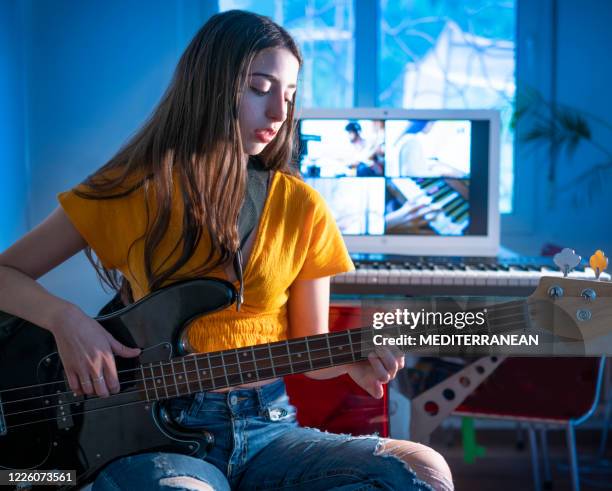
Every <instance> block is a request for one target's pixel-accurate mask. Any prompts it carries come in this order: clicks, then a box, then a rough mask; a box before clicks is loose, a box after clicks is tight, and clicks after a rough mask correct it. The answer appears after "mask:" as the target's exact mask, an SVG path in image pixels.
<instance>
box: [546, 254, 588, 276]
mask: <svg viewBox="0 0 612 491" xmlns="http://www.w3.org/2000/svg"><path fill="white" fill-rule="evenodd" d="M581 259H582V258H581V257H580V256H579V255H578V254H576V252H575V251H574V249H568V248H565V249H563V250H562V251H561V252H559V253H557V254H555V256H554V257H553V261H554V262H555V264H556V265H557V266H558V267H559V269H560V270H561V271H562V272H563V276H567V275H568V274H569V273H570V271H571V270H572V269H574V268H575V267H576V266H578V265H579V264H580V260H581Z"/></svg>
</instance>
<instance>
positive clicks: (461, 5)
mask: <svg viewBox="0 0 612 491" xmlns="http://www.w3.org/2000/svg"><path fill="white" fill-rule="evenodd" d="M367 1H369V2H371V1H375V0H367ZM359 2H361V0H359ZM364 2H365V0H364ZM357 7H361V8H363V7H362V6H361V5H360V4H359V3H358V2H357V1H353V0H292V1H291V0H274V1H269V2H260V1H257V0H219V10H220V11H223V10H229V9H234V8H238V9H245V10H251V11H253V12H257V13H260V14H263V15H267V16H269V17H271V18H272V19H274V20H275V21H276V22H278V23H280V24H282V25H283V26H284V27H285V28H287V29H288V30H289V31H290V32H291V34H292V35H293V36H294V37H295V38H296V40H297V41H298V42H299V44H300V46H301V49H302V52H303V55H304V69H303V74H302V98H301V102H302V104H303V106H304V107H352V106H353V104H354V100H355V93H356V92H359V91H360V90H363V89H364V87H355V60H356V58H359V57H356V54H355V38H356V37H358V36H363V35H364V33H362V32H359V31H355V23H356V22H355V16H356V8H357ZM368 12H375V14H374V15H375V16H377V17H378V19H376V18H373V19H372V20H371V22H374V23H376V25H377V26H378V33H379V39H378V43H373V44H372V48H373V49H375V50H376V58H375V59H376V60H377V63H376V66H377V70H373V72H372V74H371V76H372V77H375V78H376V79H377V80H376V81H375V84H373V85H375V86H377V87H378V93H377V104H378V105H380V106H393V107H405V108H430V109H491V108H494V109H498V110H499V111H500V113H501V119H502V135H501V138H502V145H501V172H500V180H501V183H500V185H501V188H500V210H501V212H502V213H510V212H511V211H512V186H513V135H512V132H511V129H510V120H511V117H512V101H513V98H514V91H515V77H514V72H515V64H516V63H515V51H516V50H515V42H514V38H515V32H516V0H462V1H457V0H393V1H391V0H380V3H379V8H378V9H375V10H368ZM366 20H367V21H368V22H369V21H370V20H369V19H366ZM365 44H366V45H367V43H365ZM368 49H369V48H368ZM358 83H360V82H358Z"/></svg>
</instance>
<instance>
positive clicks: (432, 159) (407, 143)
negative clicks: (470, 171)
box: [395, 119, 465, 177]
mask: <svg viewBox="0 0 612 491" xmlns="http://www.w3.org/2000/svg"><path fill="white" fill-rule="evenodd" d="M434 124H435V121H429V120H419V119H415V120H411V121H409V122H408V125H407V126H406V129H405V131H404V133H402V134H401V135H400V137H399V138H398V139H397V140H396V142H395V147H396V148H399V154H398V159H399V175H400V176H401V177H435V176H445V177H464V176H465V172H463V171H461V170H459V169H456V168H455V167H453V166H452V165H449V164H447V163H445V162H441V161H440V160H439V159H438V158H437V157H436V156H435V155H427V154H426V151H425V148H426V140H427V138H428V135H429V133H430V132H431V130H432V128H433V126H434ZM440 144H443V142H440Z"/></svg>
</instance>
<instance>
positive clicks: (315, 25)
mask: <svg viewBox="0 0 612 491" xmlns="http://www.w3.org/2000/svg"><path fill="white" fill-rule="evenodd" d="M230 9H242V10H250V11H251V12H256V13H258V14H261V15H266V16H268V17H270V18H271V19H273V20H274V21H275V22H277V23H279V24H281V25H282V26H283V27H284V28H285V29H287V30H288V31H289V32H290V33H291V35H292V36H293V37H294V38H295V40H296V41H297V42H298V43H299V45H300V49H301V50H302V55H303V57H304V67H303V69H302V80H301V83H302V86H301V89H302V90H301V96H300V101H299V102H300V103H301V104H302V106H304V107H352V106H353V94H354V89H355V88H354V73H355V70H354V67H355V40H354V35H355V12H354V5H353V1H352V0H324V1H315V0H301V1H282V0H275V1H268V2H261V1H259V0H219V11H224V10H230Z"/></svg>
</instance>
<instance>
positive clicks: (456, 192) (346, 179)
mask: <svg viewBox="0 0 612 491" xmlns="http://www.w3.org/2000/svg"><path fill="white" fill-rule="evenodd" d="M472 126H473V122H472V121H470V120H414V119H413V120H371V119H370V120H365V119H356V120H347V119H303V120H301V121H300V131H299V133H300V134H299V138H300V154H299V166H300V172H301V173H302V176H303V177H304V179H305V181H306V182H307V183H308V184H310V185H311V186H313V187H314V188H315V189H316V190H317V191H319V193H321V195H322V196H323V197H324V198H325V200H326V201H327V203H328V205H329V206H330V208H331V210H332V212H333V214H334V217H335V218H336V221H337V223H338V226H339V227H340V231H341V232H342V233H343V234H344V235H449V236H461V235H472V234H473V233H474V230H473V229H474V227H473V226H470V225H471V222H473V220H474V217H473V216H471V215H472V214H473V210H471V206H470V182H471V177H472V176H471V162H472V157H473V155H472V153H473V152H472V144H473V135H472V132H473V128H472ZM472 225H473V224H472Z"/></svg>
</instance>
